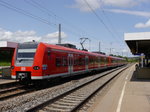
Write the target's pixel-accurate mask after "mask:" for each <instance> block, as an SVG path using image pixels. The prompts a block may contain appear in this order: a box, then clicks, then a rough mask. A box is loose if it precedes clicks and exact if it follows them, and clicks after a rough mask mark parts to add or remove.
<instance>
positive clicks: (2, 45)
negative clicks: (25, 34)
mask: <svg viewBox="0 0 150 112" xmlns="http://www.w3.org/2000/svg"><path fill="white" fill-rule="evenodd" d="M17 44H18V43H15V42H8V41H0V50H12V49H15V48H16V47H17Z"/></svg>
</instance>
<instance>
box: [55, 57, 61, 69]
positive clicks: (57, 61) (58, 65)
mask: <svg viewBox="0 0 150 112" xmlns="http://www.w3.org/2000/svg"><path fill="white" fill-rule="evenodd" d="M61 65H62V63H61V58H59V57H56V66H57V67H60V66H61Z"/></svg>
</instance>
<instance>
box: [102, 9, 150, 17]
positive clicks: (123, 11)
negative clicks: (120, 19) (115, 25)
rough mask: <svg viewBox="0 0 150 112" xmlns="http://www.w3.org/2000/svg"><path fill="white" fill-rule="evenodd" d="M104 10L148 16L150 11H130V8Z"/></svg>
mask: <svg viewBox="0 0 150 112" xmlns="http://www.w3.org/2000/svg"><path fill="white" fill-rule="evenodd" d="M105 11H109V12H113V13H124V14H129V15H135V16H143V17H150V12H143V11H130V10H121V9H105Z"/></svg>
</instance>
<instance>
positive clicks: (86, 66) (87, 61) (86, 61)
mask: <svg viewBox="0 0 150 112" xmlns="http://www.w3.org/2000/svg"><path fill="white" fill-rule="evenodd" d="M88 65H89V57H88V56H85V69H86V70H88Z"/></svg>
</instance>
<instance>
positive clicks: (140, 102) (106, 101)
mask: <svg viewBox="0 0 150 112" xmlns="http://www.w3.org/2000/svg"><path fill="white" fill-rule="evenodd" d="M90 112H150V80H148V79H143V80H142V79H139V80H138V79H136V76H135V65H133V66H132V67H130V68H128V69H127V70H126V71H125V72H124V73H123V74H122V75H121V76H120V77H119V78H118V79H117V80H116V81H115V82H114V83H113V85H112V87H111V88H110V89H109V90H108V91H107V92H106V94H105V95H104V96H103V97H100V98H99V99H98V100H97V101H96V102H95V105H94V106H93V107H92V108H91V109H90Z"/></svg>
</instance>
